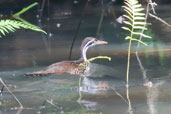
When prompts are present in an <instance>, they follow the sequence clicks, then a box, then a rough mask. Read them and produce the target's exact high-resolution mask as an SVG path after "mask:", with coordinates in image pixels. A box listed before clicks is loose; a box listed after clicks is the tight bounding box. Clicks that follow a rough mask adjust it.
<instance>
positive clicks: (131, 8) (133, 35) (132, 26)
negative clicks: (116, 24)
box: [122, 0, 151, 45]
mask: <svg viewBox="0 0 171 114" xmlns="http://www.w3.org/2000/svg"><path fill="white" fill-rule="evenodd" d="M124 3H125V5H124V6H122V7H123V8H124V11H125V12H126V15H123V16H124V17H125V18H126V20H125V21H124V23H125V24H126V25H127V26H128V27H122V28H123V29H124V30H127V31H129V32H130V35H129V36H127V37H126V38H125V39H126V40H127V39H129V40H133V41H137V42H139V43H141V44H144V45H147V44H146V43H144V42H143V41H140V40H139V39H138V38H139V37H137V36H142V37H143V38H151V37H150V36H148V35H145V34H144V33H143V32H141V31H143V30H147V28H146V27H145V25H146V21H145V20H146V18H145V13H143V11H144V8H142V6H141V4H139V3H138V0H125V1H124Z"/></svg>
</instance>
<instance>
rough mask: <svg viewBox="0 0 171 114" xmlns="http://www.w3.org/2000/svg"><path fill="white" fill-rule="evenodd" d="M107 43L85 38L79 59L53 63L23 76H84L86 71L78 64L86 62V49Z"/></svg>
mask: <svg viewBox="0 0 171 114" xmlns="http://www.w3.org/2000/svg"><path fill="white" fill-rule="evenodd" d="M107 43H108V42H106V41H101V40H97V39H96V38H93V37H86V38H85V39H84V40H83V42H82V44H81V48H80V50H81V58H80V59H78V60H75V61H61V62H57V63H54V64H52V65H50V66H48V67H47V68H45V69H43V70H40V71H36V72H31V73H26V74H25V75H27V76H37V75H48V74H57V75H61V74H63V73H69V74H76V75H82V74H84V72H85V70H86V66H85V67H84V66H81V65H80V63H83V62H84V61H86V60H87V57H86V52H87V50H88V48H90V47H92V46H95V45H100V44H107Z"/></svg>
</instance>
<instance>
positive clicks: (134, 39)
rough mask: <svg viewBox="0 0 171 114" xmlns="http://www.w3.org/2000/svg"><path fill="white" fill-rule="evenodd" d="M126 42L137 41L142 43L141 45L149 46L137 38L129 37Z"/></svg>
mask: <svg viewBox="0 0 171 114" xmlns="http://www.w3.org/2000/svg"><path fill="white" fill-rule="evenodd" d="M125 40H132V41H137V42H140V43H141V44H143V45H145V46H147V44H146V43H145V42H143V41H141V40H138V39H136V38H131V37H130V36H127V37H126V38H125Z"/></svg>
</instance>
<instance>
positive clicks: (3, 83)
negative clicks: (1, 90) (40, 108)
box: [0, 78, 23, 109]
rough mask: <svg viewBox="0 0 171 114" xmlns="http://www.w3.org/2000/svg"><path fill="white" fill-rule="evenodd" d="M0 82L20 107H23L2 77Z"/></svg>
mask: <svg viewBox="0 0 171 114" xmlns="http://www.w3.org/2000/svg"><path fill="white" fill-rule="evenodd" d="M0 82H1V83H2V85H3V86H4V87H5V88H6V89H7V91H8V92H9V93H10V94H11V95H12V96H13V98H14V99H15V100H16V101H17V102H18V104H19V105H20V107H19V108H20V109H23V105H22V104H21V102H20V101H19V100H18V98H17V97H16V96H15V95H14V94H13V92H12V91H11V90H10V89H9V88H8V86H7V85H6V84H5V82H4V81H3V80H2V78H0Z"/></svg>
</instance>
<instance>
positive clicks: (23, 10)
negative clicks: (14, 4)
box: [13, 2, 38, 17]
mask: <svg viewBox="0 0 171 114" xmlns="http://www.w3.org/2000/svg"><path fill="white" fill-rule="evenodd" d="M36 5H38V2H34V3H33V4H31V5H29V6H28V7H26V8H23V9H22V10H21V11H19V12H17V13H15V14H14V15H13V16H14V17H17V16H19V15H21V14H23V13H25V12H26V11H28V10H29V9H31V8H32V7H34V6H36Z"/></svg>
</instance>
